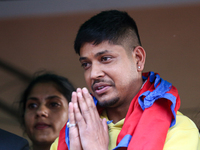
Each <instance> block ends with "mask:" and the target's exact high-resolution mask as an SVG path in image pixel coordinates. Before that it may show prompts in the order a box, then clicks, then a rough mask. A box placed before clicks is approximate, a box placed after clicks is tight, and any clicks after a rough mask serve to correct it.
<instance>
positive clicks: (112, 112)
mask: <svg viewBox="0 0 200 150" xmlns="http://www.w3.org/2000/svg"><path fill="white" fill-rule="evenodd" d="M74 48H75V51H76V53H77V54H79V55H80V59H79V61H80V63H81V64H82V67H83V68H84V70H85V71H84V77H85V80H86V83H87V86H88V88H89V90H90V92H91V94H92V96H91V95H90V94H89V92H88V90H87V89H86V88H83V89H80V88H78V89H77V91H76V92H74V93H73V94H72V102H71V103H70V104H69V122H68V124H67V128H66V126H65V127H64V128H63V129H62V130H61V132H60V136H59V140H57V141H56V142H55V143H54V145H52V149H53V147H54V149H56V148H57V149H58V150H60V149H69V147H70V149H72V150H74V149H75V150H79V149H80V150H81V149H84V150H88V149H92V150H93V149H102V150H106V149H109V150H111V149H129V150H133V149H135V150H162V149H164V150H172V149H174V150H178V149H183V150H188V149H190V150H196V149H199V148H200V146H199V133H198V129H197V128H196V126H195V124H194V123H193V122H192V121H191V120H190V119H189V118H187V117H185V116H183V115H182V114H181V113H180V112H178V109H179V107H180V98H179V95H178V92H177V90H176V88H175V87H174V86H172V84H171V83H169V82H167V81H165V80H163V79H162V78H160V75H159V74H157V73H154V72H148V73H142V71H143V69H144V64H145V58H146V53H145V50H144V49H143V47H142V46H141V42H140V37H139V34H138V30H137V26H136V24H135V22H134V20H133V19H132V18H131V17H130V16H129V15H128V14H127V13H126V12H121V11H117V10H110V11H103V12H101V13H99V14H97V15H95V16H94V17H92V18H91V19H89V20H88V21H86V22H85V23H84V24H83V25H82V26H81V27H80V29H79V31H78V34H77V37H76V40H75V45H74ZM93 100H94V102H96V100H98V102H97V104H96V105H97V108H96V106H95V104H94V102H93ZM99 115H100V117H101V118H102V119H101V118H100V117H99ZM106 121H107V123H106ZM107 124H108V128H107ZM108 135H109V136H108ZM57 145H58V146H57Z"/></svg>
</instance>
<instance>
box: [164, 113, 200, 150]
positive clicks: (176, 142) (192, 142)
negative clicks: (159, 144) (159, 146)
mask: <svg viewBox="0 0 200 150" xmlns="http://www.w3.org/2000/svg"><path fill="white" fill-rule="evenodd" d="M179 149H180V150H200V136H199V131H198V129H197V127H196V125H195V124H194V122H193V121H192V120H190V119H189V118H188V117H186V116H184V115H182V114H181V113H180V112H178V113H177V122H176V124H175V126H173V127H171V128H170V129H169V131H168V133H167V138H166V141H165V145H164V149H163V150H179Z"/></svg>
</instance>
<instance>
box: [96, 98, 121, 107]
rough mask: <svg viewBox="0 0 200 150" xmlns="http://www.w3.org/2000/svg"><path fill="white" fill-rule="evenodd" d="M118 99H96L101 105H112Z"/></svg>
mask: <svg viewBox="0 0 200 150" xmlns="http://www.w3.org/2000/svg"><path fill="white" fill-rule="evenodd" d="M118 101H119V98H114V99H109V100H105V99H104V100H102V99H99V100H98V105H99V106H101V107H112V106H114V105H115V104H116V103H117V102H118Z"/></svg>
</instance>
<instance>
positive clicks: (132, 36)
mask: <svg viewBox="0 0 200 150" xmlns="http://www.w3.org/2000/svg"><path fill="white" fill-rule="evenodd" d="M140 45H141V43H140V40H139V35H138V31H137V27H136V24H135V22H134V21H133V19H132V18H131V17H130V16H128V14H127V13H125V12H120V11H116V10H111V11H104V12H101V13H100V14H98V15H96V16H94V17H92V18H91V19H89V20H88V21H86V22H85V23H84V24H83V25H82V26H81V27H80V29H79V32H78V34H77V38H76V40H75V45H74V47H75V50H76V52H77V53H78V54H79V55H80V59H79V60H80V62H81V64H82V67H83V68H84V70H85V72H84V76H85V80H86V83H87V85H88V88H89V90H90V91H91V92H92V94H93V95H94V96H95V97H96V98H97V99H98V102H99V105H101V106H103V107H118V106H123V105H124V106H125V107H127V106H129V104H130V101H131V100H132V98H133V97H134V96H135V95H136V94H137V92H138V91H139V89H140V88H141V86H142V75H141V72H142V70H143V68H144V63H145V56H146V54H145V51H144V49H143V48H142V47H141V46H140Z"/></svg>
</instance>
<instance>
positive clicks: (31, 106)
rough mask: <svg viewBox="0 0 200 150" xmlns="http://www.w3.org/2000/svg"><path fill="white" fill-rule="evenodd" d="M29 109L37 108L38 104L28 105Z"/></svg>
mask: <svg viewBox="0 0 200 150" xmlns="http://www.w3.org/2000/svg"><path fill="white" fill-rule="evenodd" d="M28 108H29V109H34V108H37V104H36V103H30V104H28Z"/></svg>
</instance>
